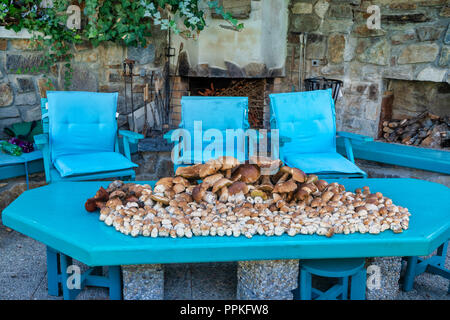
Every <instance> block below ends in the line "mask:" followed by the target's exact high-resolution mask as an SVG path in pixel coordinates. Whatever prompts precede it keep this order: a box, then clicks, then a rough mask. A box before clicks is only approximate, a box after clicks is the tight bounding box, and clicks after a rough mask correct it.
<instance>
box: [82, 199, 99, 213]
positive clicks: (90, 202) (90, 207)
mask: <svg viewBox="0 0 450 320" xmlns="http://www.w3.org/2000/svg"><path fill="white" fill-rule="evenodd" d="M84 208H85V209H86V211H88V212H94V211H95V210H97V204H96V203H95V199H94V198H89V199H87V200H86V203H85V204H84Z"/></svg>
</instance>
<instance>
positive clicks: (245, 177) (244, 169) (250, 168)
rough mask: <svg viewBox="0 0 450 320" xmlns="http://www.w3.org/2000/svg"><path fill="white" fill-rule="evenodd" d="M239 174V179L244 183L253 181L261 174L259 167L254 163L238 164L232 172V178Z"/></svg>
mask: <svg viewBox="0 0 450 320" xmlns="http://www.w3.org/2000/svg"><path fill="white" fill-rule="evenodd" d="M239 174H240V175H241V178H240V180H241V181H242V182H245V183H254V182H256V181H257V180H258V179H259V177H260V176H261V172H260V169H259V168H258V167H257V166H256V165H254V164H243V165H240V166H239V167H238V168H237V169H236V171H235V172H234V173H233V176H232V180H234V178H235V177H236V176H238V175H239Z"/></svg>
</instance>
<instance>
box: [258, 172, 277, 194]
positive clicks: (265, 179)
mask: <svg viewBox="0 0 450 320" xmlns="http://www.w3.org/2000/svg"><path fill="white" fill-rule="evenodd" d="M257 189H259V190H262V191H266V192H272V191H273V184H272V181H270V176H262V179H261V183H260V184H259V186H257Z"/></svg>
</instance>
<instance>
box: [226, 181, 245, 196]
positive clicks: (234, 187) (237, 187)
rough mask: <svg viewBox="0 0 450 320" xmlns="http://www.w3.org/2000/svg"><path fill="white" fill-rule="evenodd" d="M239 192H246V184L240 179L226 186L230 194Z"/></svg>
mask: <svg viewBox="0 0 450 320" xmlns="http://www.w3.org/2000/svg"><path fill="white" fill-rule="evenodd" d="M239 192H242V193H243V194H246V193H247V192H248V186H247V185H246V184H245V183H244V182H242V181H236V182H233V183H232V184H231V185H230V186H229V187H228V193H229V195H230V196H232V195H234V194H236V193H239Z"/></svg>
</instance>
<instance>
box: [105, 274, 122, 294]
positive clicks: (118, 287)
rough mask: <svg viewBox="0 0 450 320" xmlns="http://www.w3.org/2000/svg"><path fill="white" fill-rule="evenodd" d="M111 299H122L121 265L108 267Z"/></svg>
mask: <svg viewBox="0 0 450 320" xmlns="http://www.w3.org/2000/svg"><path fill="white" fill-rule="evenodd" d="M108 280H109V299H110V300H122V271H121V270H120V266H109V267H108Z"/></svg>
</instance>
